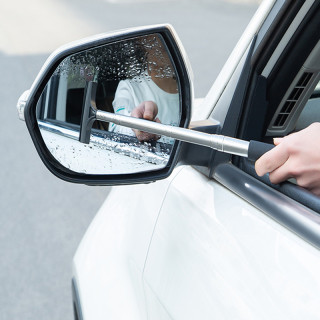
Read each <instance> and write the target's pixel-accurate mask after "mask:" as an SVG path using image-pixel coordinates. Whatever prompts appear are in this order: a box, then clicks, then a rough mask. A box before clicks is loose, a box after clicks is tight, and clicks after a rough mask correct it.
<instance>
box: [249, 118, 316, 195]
mask: <svg viewBox="0 0 320 320" xmlns="http://www.w3.org/2000/svg"><path fill="white" fill-rule="evenodd" d="M319 137H320V123H318V122H316V123H313V124H311V125H310V126H309V127H307V128H306V129H304V130H301V131H299V132H296V133H293V134H290V135H288V136H286V137H284V138H275V139H274V144H275V145H276V147H275V148H273V149H272V150H270V151H269V152H267V153H265V154H264V155H263V156H262V157H261V158H260V159H258V160H257V161H256V164H255V169H256V172H257V174H258V175H259V176H263V175H264V174H266V173H268V172H269V173H270V174H269V178H270V181H271V182H272V183H274V184H277V183H280V182H283V181H285V180H287V179H289V178H295V179H296V181H297V184H298V185H299V186H301V187H304V188H306V189H308V190H309V191H311V192H312V193H314V194H316V195H318V196H320V145H319Z"/></svg>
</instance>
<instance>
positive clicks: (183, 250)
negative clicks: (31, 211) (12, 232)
mask: <svg viewBox="0 0 320 320" xmlns="http://www.w3.org/2000/svg"><path fill="white" fill-rule="evenodd" d="M199 32H204V31H202V30H199ZM205 32H207V30H206V31H205ZM152 50H154V51H152ZM212 59H214V57H212ZM155 73H156V76H154V74H155ZM319 79H320V2H319V1H316V0H306V1H285V0H281V1H280V0H265V1H264V2H262V4H261V6H260V7H259V9H258V11H257V12H256V14H255V16H254V17H253V19H252V21H251V22H250V24H249V26H248V28H247V29H246V30H245V32H244V34H243V36H242V37H241V39H240V40H239V42H238V44H237V46H236V48H235V49H234V51H233V52H232V54H231V56H230V57H229V59H228V61H227V62H226V64H225V66H224V68H223V69H222V71H221V73H220V75H219V76H218V78H217V79H216V81H215V82H214V84H213V86H212V88H211V90H210V91H209V93H208V94H207V96H206V97H205V99H203V101H201V103H200V104H199V105H198V106H197V107H196V108H194V110H192V104H193V103H194V99H193V92H192V72H191V68H190V66H189V62H188V59H187V56H186V53H185V52H184V50H183V47H182V45H181V43H180V41H179V40H178V37H177V35H176V34H175V32H174V30H173V28H172V27H171V26H169V25H157V26H150V27H142V28H135V29H129V30H122V31H119V32H114V33H111V34H103V35H99V36H97V37H94V38H90V39H85V40H82V41H79V42H78V43H73V44H70V45H68V46H65V47H63V48H61V49H59V50H58V51H56V52H55V53H53V54H52V55H51V56H50V57H49V59H48V61H47V62H46V64H45V65H44V67H43V69H42V70H41V72H40V73H39V75H38V77H37V79H36V80H35V82H34V84H33V86H32V88H31V89H30V90H29V91H27V92H26V93H25V94H24V95H23V96H22V97H21V99H20V100H19V102H18V109H19V111H20V117H21V118H23V119H25V121H26V124H27V126H28V129H29V132H30V134H31V136H32V139H33V141H34V144H35V146H36V148H37V150H38V152H39V155H40V157H41V158H42V160H43V161H44V163H45V164H46V166H47V167H48V169H49V170H50V171H51V172H52V173H53V174H55V175H56V176H57V177H59V178H61V179H64V180H66V181H69V182H75V183H85V184H89V185H114V186H116V185H125V186H116V187H114V188H112V191H111V192H110V194H109V195H108V198H107V199H106V201H105V203H104V204H103V206H102V207H101V209H100V210H99V212H98V213H97V215H96V217H95V218H94V220H93V222H92V223H91V225H90V227H89V229H88V230H87V232H86V234H85V236H84V238H83V240H82V242H81V244H80V245H79V248H78V250H77V252H76V254H75V257H74V262H73V279H72V288H73V297H74V310H75V313H74V314H75V319H79V320H80V319H85V320H90V319H94V320H100V319H133V320H138V319H139V320H142V319H161V320H164V319H175V320H176V319H183V320H186V319H246V320H247V319H299V320H300V319H319V318H320V312H319V305H320V272H319V270H320V252H319V248H320V216H319V213H320V199H319V198H318V197H316V196H314V195H313V194H311V193H310V192H308V191H307V190H304V189H303V188H301V187H298V186H297V185H296V184H295V183H294V181H288V182H285V183H282V184H280V185H273V184H271V183H270V181H269V180H268V177H267V176H265V177H262V178H260V177H258V176H257V175H256V173H255V170H254V160H255V159H257V158H258V157H259V156H260V155H261V154H263V153H264V152H265V151H266V150H268V149H270V148H272V145H270V144H271V143H272V138H273V137H278V136H284V135H287V134H289V133H291V132H294V131H299V130H301V129H303V128H305V127H307V126H308V125H309V124H311V123H313V122H316V121H319V120H320V109H319V106H320V87H319ZM142 85H146V86H151V87H152V88H153V89H152V90H153V91H152V90H151V92H152V93H148V94H146V93H145V92H146V90H145V89H143V90H142V91H143V93H145V94H146V98H145V97H143V98H142V100H141V101H142V102H143V101H150V100H152V101H158V104H159V106H158V108H159V115H160V113H161V112H162V111H163V110H162V109H161V108H163V107H162V104H164V101H165V99H169V100H170V99H171V100H172V101H171V100H170V101H171V102H169V104H168V106H169V107H168V108H169V109H168V110H169V114H168V115H167V116H165V115H162V114H161V117H160V116H159V119H160V120H159V121H160V122H161V123H159V121H148V120H141V119H137V118H133V117H130V115H131V109H130V108H129V104H131V103H133V102H131V100H130V99H131V98H132V96H135V95H138V93H137V90H140V89H141V88H142ZM124 87H125V88H127V89H125V90H124V89H121V90H122V91H121V90H120V88H124ZM128 88H130V89H128ZM172 88H173V89H172ZM123 90H124V91H123ZM130 90H131V91H132V92H133V93H132V92H131V95H132V96H130V98H129V96H127V95H128V92H129V91H130ZM161 91H163V92H162V93H161ZM121 94H122V95H121ZM153 95H154V97H153ZM157 95H158V96H157ZM119 97H120V98H119ZM121 99H123V100H121ZM157 99H158V100H157ZM169 100H168V101H169ZM119 101H120V102H119ZM123 101H125V102H123ZM141 101H140V102H141ZM118 102H119V104H118ZM134 106H135V104H134V103H133V107H134ZM173 114H174V115H175V116H173ZM176 117H178V121H173V120H172V119H176ZM190 121H191V123H190ZM115 126H117V129H119V130H118V131H117V130H115ZM124 127H126V128H127V127H129V128H135V130H140V131H147V132H151V133H153V134H156V135H158V136H159V137H160V136H161V138H160V139H159V140H157V139H153V140H152V141H147V142H146V141H139V140H138V139H137V137H136V136H135V133H134V131H133V130H131V129H126V131H125V130H124V131H121V130H122V129H123V128H124ZM191 128H192V129H191ZM159 137H158V138H159ZM234 138H236V139H234ZM247 141H251V142H250V143H249V142H247ZM257 141H258V142H257ZM262 142H263V143H262ZM221 151H222V152H221ZM157 180H158V181H157ZM154 181H157V182H154ZM149 182H154V183H149Z"/></svg>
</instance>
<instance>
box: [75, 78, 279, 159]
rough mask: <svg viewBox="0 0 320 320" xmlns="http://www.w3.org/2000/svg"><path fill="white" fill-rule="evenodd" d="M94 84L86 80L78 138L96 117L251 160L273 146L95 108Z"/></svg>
mask: <svg viewBox="0 0 320 320" xmlns="http://www.w3.org/2000/svg"><path fill="white" fill-rule="evenodd" d="M95 87H96V86H95V84H94V82H89V83H88V86H87V88H86V89H87V90H86V95H85V102H84V106H83V114H82V120H81V130H80V138H79V141H80V142H83V143H89V140H90V132H91V127H92V124H93V122H94V121H95V120H100V121H104V122H112V123H115V124H117V125H120V126H124V127H129V128H132V129H137V130H141V131H145V132H148V133H153V134H158V135H163V136H167V137H170V138H174V139H177V140H180V141H184V142H189V143H193V144H197V145H201V146H205V147H208V148H212V149H214V150H217V151H221V152H226V153H230V154H233V155H237V156H241V157H246V158H248V159H249V160H253V161H255V160H257V159H259V158H260V157H261V156H262V155H263V154H264V153H266V152H267V151H269V150H271V149H272V148H273V147H274V145H272V144H268V143H264V142H259V141H255V140H251V141H250V142H249V141H245V140H240V139H236V138H232V137H228V136H223V135H218V134H209V133H204V132H199V131H195V130H191V129H187V128H180V127H174V126H170V125H166V124H162V123H157V122H154V121H149V120H144V119H139V118H134V117H129V116H124V115H119V114H114V113H111V112H106V111H101V110H97V108H96V105H95V99H94V97H95V92H96V88H95Z"/></svg>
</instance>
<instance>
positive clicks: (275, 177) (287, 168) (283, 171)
mask: <svg viewBox="0 0 320 320" xmlns="http://www.w3.org/2000/svg"><path fill="white" fill-rule="evenodd" d="M293 176H294V175H293V174H292V168H291V164H290V160H288V161H287V162H286V163H284V164H283V165H282V166H280V167H279V168H277V169H275V170H274V171H272V172H270V174H269V179H270V182H271V183H273V184H278V183H280V182H283V181H286V180H288V179H290V178H293Z"/></svg>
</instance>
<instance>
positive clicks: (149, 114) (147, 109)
mask: <svg viewBox="0 0 320 320" xmlns="http://www.w3.org/2000/svg"><path fill="white" fill-rule="evenodd" d="M157 114H158V107H157V105H156V104H155V103H154V102H153V101H145V102H144V113H143V118H144V119H146V120H153V119H154V118H155V117H156V115H157Z"/></svg>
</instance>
